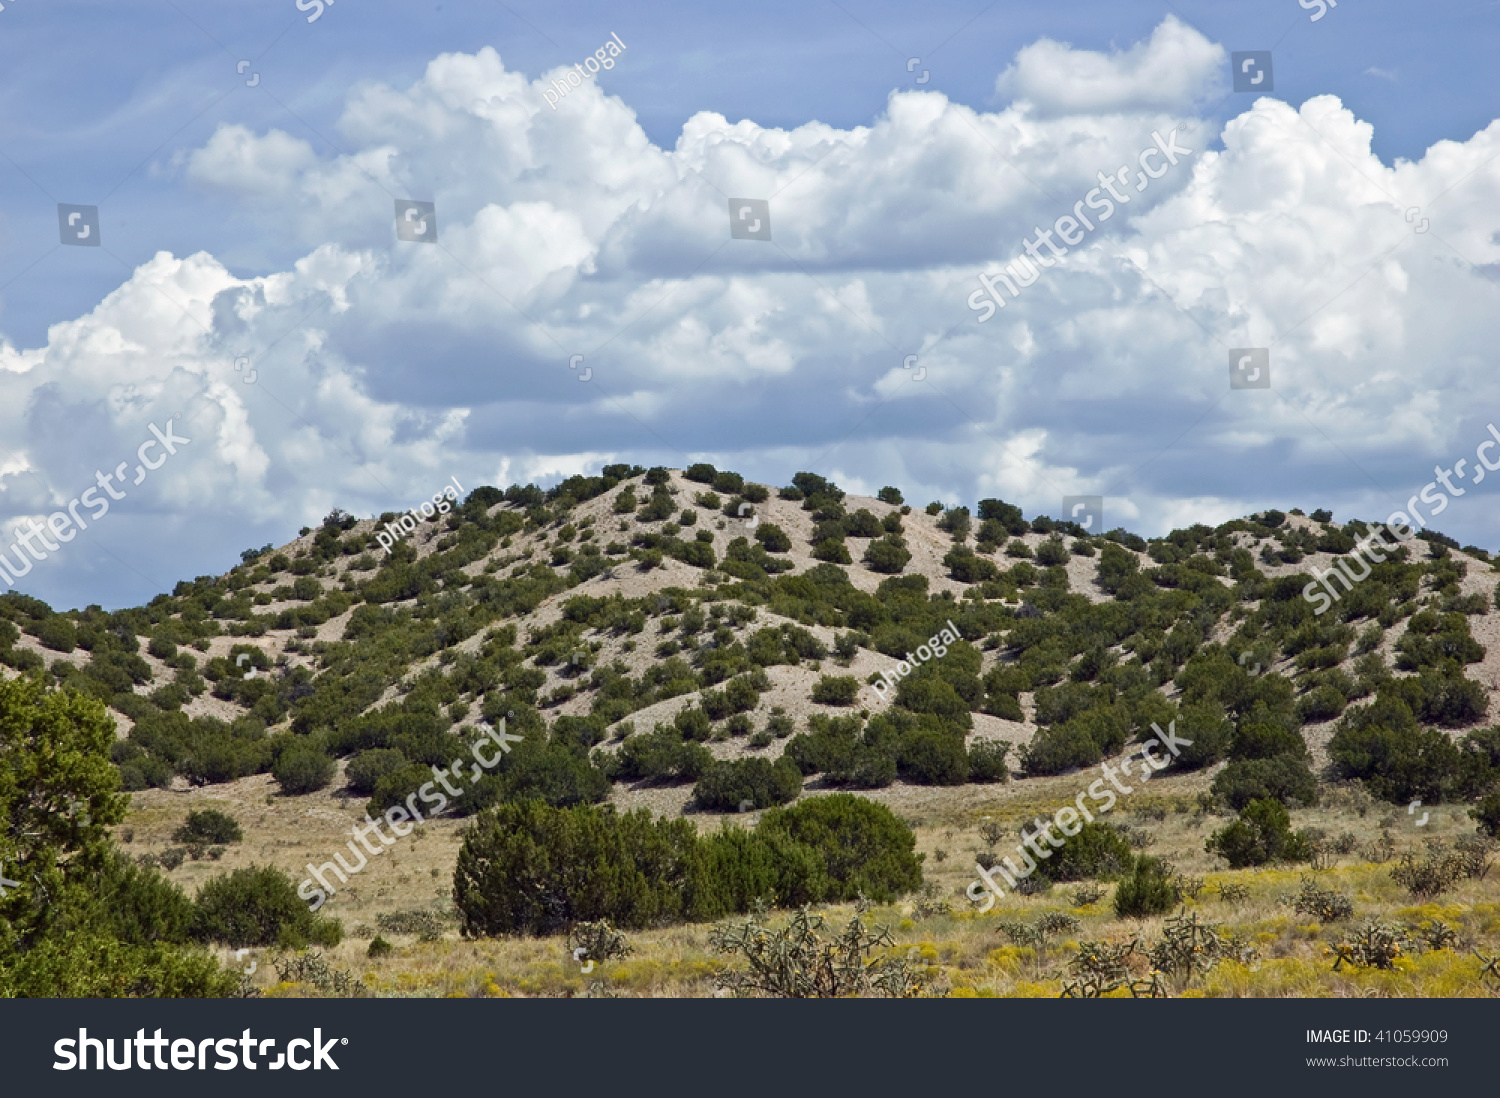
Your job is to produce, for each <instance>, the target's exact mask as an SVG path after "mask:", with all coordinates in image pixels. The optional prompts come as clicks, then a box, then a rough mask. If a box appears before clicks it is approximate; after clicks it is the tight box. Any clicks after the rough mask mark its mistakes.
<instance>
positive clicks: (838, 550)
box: [812, 538, 854, 564]
mask: <svg viewBox="0 0 1500 1098" xmlns="http://www.w3.org/2000/svg"><path fill="white" fill-rule="evenodd" d="M812 555H813V559H814V560H821V561H827V562H828V563H830V564H853V563H854V560H853V558H852V557H850V556H849V548H848V546H846V545H845V544H844V543H843V542H842V541H840V540H838V539H837V538H824V539H823V540H822V541H820V542H818V544H817V545H815V546H813V551H812Z"/></svg>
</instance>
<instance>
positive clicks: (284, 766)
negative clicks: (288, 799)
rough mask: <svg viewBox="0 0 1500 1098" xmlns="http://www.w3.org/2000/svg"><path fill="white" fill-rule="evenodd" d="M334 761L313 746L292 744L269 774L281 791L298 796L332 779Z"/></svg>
mask: <svg viewBox="0 0 1500 1098" xmlns="http://www.w3.org/2000/svg"><path fill="white" fill-rule="evenodd" d="M337 769H338V768H337V766H336V765H335V764H334V761H333V760H332V759H330V758H329V757H328V756H327V755H325V754H323V752H321V751H319V750H317V749H316V748H314V747H310V746H306V745H302V744H294V745H293V746H291V747H288V748H287V749H286V750H285V751H283V752H282V753H281V757H280V758H279V759H277V760H276V764H275V765H274V766H273V767H272V768H271V776H272V777H274V778H275V779H276V781H277V783H278V784H279V785H280V786H281V791H282V792H283V793H288V794H291V795H292V796H298V795H300V794H303V793H312V792H315V791H317V790H319V789H322V788H324V787H325V786H326V785H328V783H329V782H331V781H333V775H334V773H335V771H336V770H337Z"/></svg>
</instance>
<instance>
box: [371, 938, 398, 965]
mask: <svg viewBox="0 0 1500 1098" xmlns="http://www.w3.org/2000/svg"><path fill="white" fill-rule="evenodd" d="M395 951H396V947H395V946H393V945H391V943H390V942H388V941H386V940H385V939H384V938H382V937H381V936H380V935H378V934H377V935H375V937H373V938H371V939H370V948H369V949H367V950H365V956H366V957H368V958H370V960H372V961H374V960H377V959H378V958H381V957H389V956H390V955H391V954H392V953H394V952H395Z"/></svg>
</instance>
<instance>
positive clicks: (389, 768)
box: [344, 747, 407, 796]
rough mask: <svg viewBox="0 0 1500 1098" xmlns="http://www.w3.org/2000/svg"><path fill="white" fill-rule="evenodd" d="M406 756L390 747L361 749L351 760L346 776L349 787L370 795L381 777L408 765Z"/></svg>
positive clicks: (345, 772)
mask: <svg viewBox="0 0 1500 1098" xmlns="http://www.w3.org/2000/svg"><path fill="white" fill-rule="evenodd" d="M406 765H407V762H406V756H405V755H403V754H401V752H399V751H397V750H395V749H393V748H388V747H377V748H373V749H371V750H369V751H361V752H360V753H359V754H358V755H355V756H354V757H353V758H352V759H350V760H349V766H348V767H347V768H346V769H345V771H344V776H345V778H346V779H347V781H348V783H349V788H350V789H351V790H353V791H354V792H356V793H363V794H364V795H366V796H369V795H370V794H371V793H374V792H375V786H376V784H377V783H378V782H379V781H380V779H381V778H383V777H385V776H386V775H387V774H390V773H392V772H393V771H396V770H400V769H401V768H402V767H403V766H406Z"/></svg>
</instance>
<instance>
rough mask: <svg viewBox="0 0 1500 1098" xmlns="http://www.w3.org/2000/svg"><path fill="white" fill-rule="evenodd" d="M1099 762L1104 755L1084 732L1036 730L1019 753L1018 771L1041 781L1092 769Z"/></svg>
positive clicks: (1062, 728)
mask: <svg viewBox="0 0 1500 1098" xmlns="http://www.w3.org/2000/svg"><path fill="white" fill-rule="evenodd" d="M1102 758H1104V753H1103V752H1102V751H1100V750H1099V745H1098V744H1097V743H1095V742H1094V738H1093V737H1092V736H1090V735H1089V733H1088V732H1087V731H1086V730H1084V729H1083V728H1080V727H1077V726H1075V725H1072V724H1061V725H1056V726H1054V727H1052V728H1039V729H1037V731H1036V735H1035V736H1033V737H1032V739H1031V743H1029V744H1027V745H1026V747H1024V748H1023V749H1022V751H1021V769H1022V770H1023V771H1024V772H1025V774H1026V776H1027V777H1029V778H1035V777H1043V776H1046V775H1049V774H1065V773H1067V772H1068V771H1069V770H1078V769H1080V768H1082V767H1086V766H1093V765H1095V764H1096V763H1098V762H1099V761H1100V760H1101V759H1102Z"/></svg>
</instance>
